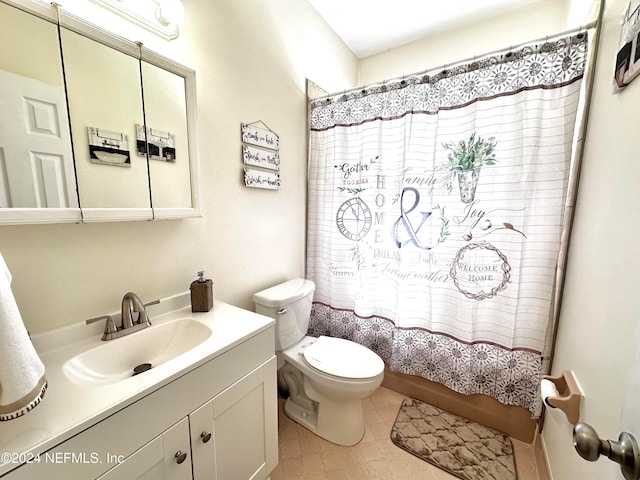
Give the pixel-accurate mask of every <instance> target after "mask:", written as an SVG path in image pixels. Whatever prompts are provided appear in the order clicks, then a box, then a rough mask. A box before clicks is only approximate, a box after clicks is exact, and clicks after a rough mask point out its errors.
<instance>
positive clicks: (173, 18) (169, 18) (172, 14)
mask: <svg viewBox="0 0 640 480" xmlns="http://www.w3.org/2000/svg"><path fill="white" fill-rule="evenodd" d="M183 18H184V5H183V4H182V1H181V0H160V2H159V5H158V9H157V10H156V19H157V20H158V22H160V23H161V24H162V25H164V26H165V27H166V26H168V25H170V24H172V23H176V24H177V23H180V22H182V19H183Z"/></svg>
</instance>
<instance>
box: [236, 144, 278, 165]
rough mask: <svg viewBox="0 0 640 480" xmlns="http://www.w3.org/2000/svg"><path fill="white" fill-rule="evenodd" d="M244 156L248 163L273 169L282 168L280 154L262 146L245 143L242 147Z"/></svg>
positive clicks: (245, 161)
mask: <svg viewBox="0 0 640 480" xmlns="http://www.w3.org/2000/svg"><path fill="white" fill-rule="evenodd" d="M242 158H243V160H244V163H245V164H247V165H253V166H256V167H262V168H268V169H271V170H279V169H280V154H279V153H278V152H273V151H270V150H264V149H262V148H257V147H252V146H250V145H244V146H243V147H242Z"/></svg>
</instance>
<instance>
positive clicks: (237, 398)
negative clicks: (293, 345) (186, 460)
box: [192, 357, 278, 480]
mask: <svg viewBox="0 0 640 480" xmlns="http://www.w3.org/2000/svg"><path fill="white" fill-rule="evenodd" d="M276 368H277V367H276V359H275V357H273V358H272V359H271V360H269V361H268V362H266V363H264V364H263V365H262V366H260V367H258V368H256V369H255V370H254V371H252V372H251V373H249V374H248V375H246V376H244V377H243V378H242V379H240V380H238V381H237V382H236V383H234V384H233V385H231V386H230V387H229V388H227V389H226V390H224V391H223V392H222V393H220V394H219V395H217V396H216V397H215V398H214V399H213V400H212V401H211V402H210V403H208V404H206V405H205V407H207V408H209V409H210V413H209V414H208V415H211V417H212V418H213V438H212V442H213V449H214V452H215V458H214V460H213V463H210V464H208V466H207V467H206V468H212V467H213V468H214V470H213V471H211V470H208V471H206V472H204V473H202V474H198V473H197V472H199V471H202V470H199V469H198V468H197V465H198V463H199V461H200V459H199V458H198V456H197V455H196V450H195V449H194V458H193V464H194V473H195V475H194V479H195V480H208V479H215V480H230V479H233V480H264V479H266V478H267V477H268V476H269V474H270V473H271V471H272V470H273V469H274V468H275V466H276V464H277V463H278V413H277V412H278V406H277V392H276ZM200 415H204V414H203V413H202V412H201V413H200ZM211 417H210V418H211ZM192 431H193V430H192ZM196 433H197V431H196Z"/></svg>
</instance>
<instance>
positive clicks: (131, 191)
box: [60, 26, 153, 221]
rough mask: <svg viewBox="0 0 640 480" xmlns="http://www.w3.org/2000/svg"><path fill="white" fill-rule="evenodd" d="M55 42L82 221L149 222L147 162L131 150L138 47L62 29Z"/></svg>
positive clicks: (138, 92) (137, 110) (139, 113)
mask: <svg viewBox="0 0 640 480" xmlns="http://www.w3.org/2000/svg"><path fill="white" fill-rule="evenodd" d="M60 39H61V45H62V51H63V52H64V55H63V62H64V72H65V77H66V84H67V92H68V93H67V95H68V99H69V114H70V118H71V134H72V138H73V151H74V157H75V164H76V175H77V178H78V190H79V196H80V205H81V207H82V214H83V219H84V220H85V221H104V220H143V219H151V218H153V214H152V211H151V198H150V194H149V170H148V163H147V159H146V156H143V157H141V156H138V155H137V147H136V135H137V131H136V126H137V125H143V124H144V116H143V113H144V112H143V105H142V88H141V81H140V61H139V58H137V57H136V56H135V52H136V49H137V50H138V51H139V47H138V46H137V45H135V44H131V45H129V51H128V52H127V51H126V49H125V51H122V50H119V49H116V48H114V47H113V46H111V45H105V44H103V43H101V42H99V41H97V40H93V39H91V38H88V37H86V36H84V35H82V34H80V33H78V32H76V31H72V30H70V29H69V28H65V27H64V26H63V27H62V28H61V29H60ZM125 45H126V44H125Z"/></svg>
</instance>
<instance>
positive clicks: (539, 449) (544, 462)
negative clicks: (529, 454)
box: [533, 433, 553, 480]
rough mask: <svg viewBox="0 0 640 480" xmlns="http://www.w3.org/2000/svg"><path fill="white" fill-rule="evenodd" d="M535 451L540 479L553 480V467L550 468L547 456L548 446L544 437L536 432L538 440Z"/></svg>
mask: <svg viewBox="0 0 640 480" xmlns="http://www.w3.org/2000/svg"><path fill="white" fill-rule="evenodd" d="M533 446H534V452H535V456H536V470H537V471H538V480H553V477H552V476H551V469H550V468H549V458H548V457H547V448H546V447H545V444H544V438H543V437H542V435H540V434H539V433H536V441H535V444H534V445H533Z"/></svg>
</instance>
